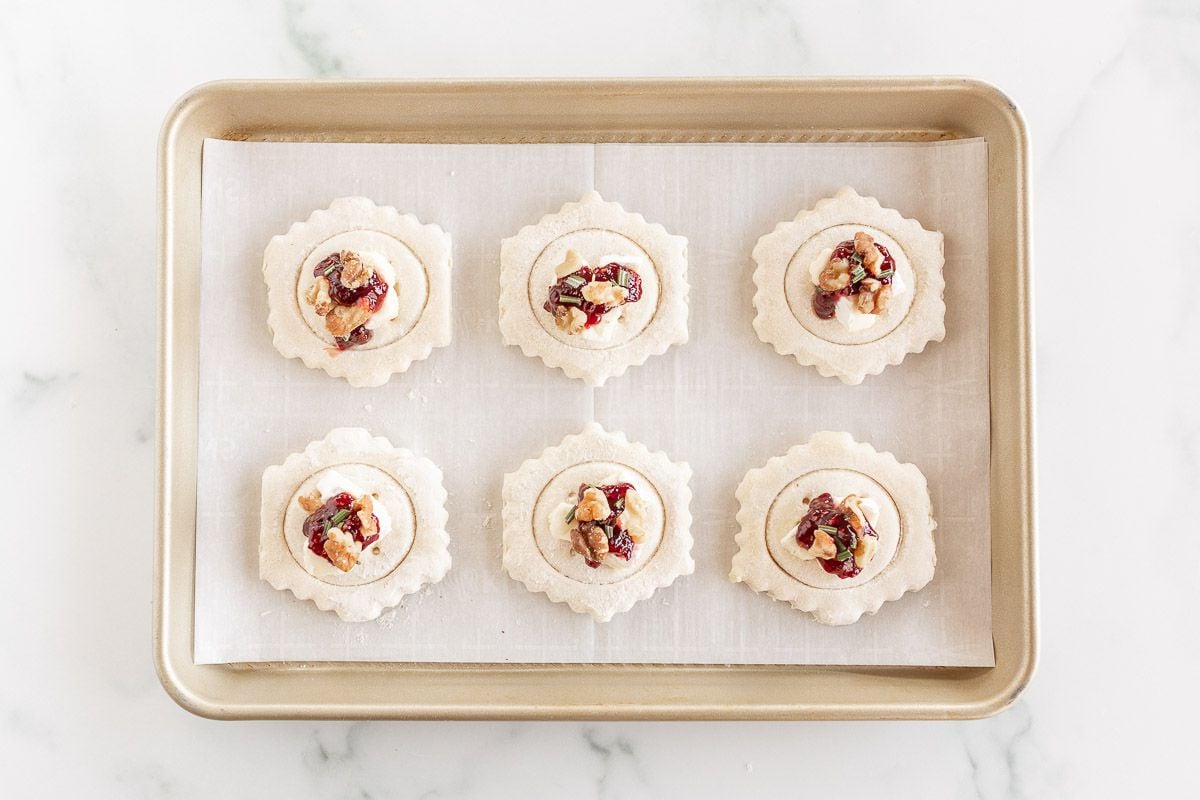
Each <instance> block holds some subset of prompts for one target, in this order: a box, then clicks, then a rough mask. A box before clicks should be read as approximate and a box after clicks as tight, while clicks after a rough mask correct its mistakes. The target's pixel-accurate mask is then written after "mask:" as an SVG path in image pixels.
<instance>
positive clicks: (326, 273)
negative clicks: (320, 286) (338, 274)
mask: <svg viewBox="0 0 1200 800" xmlns="http://www.w3.org/2000/svg"><path fill="white" fill-rule="evenodd" d="M337 268H338V265H337V264H330V265H329V266H328V267H326V268H325V271H324V272H323V273H322V274H323V275H324V276H325V277H326V278H328V277H329V276H330V275H332V274H333V271H334V270H336V269H337Z"/></svg>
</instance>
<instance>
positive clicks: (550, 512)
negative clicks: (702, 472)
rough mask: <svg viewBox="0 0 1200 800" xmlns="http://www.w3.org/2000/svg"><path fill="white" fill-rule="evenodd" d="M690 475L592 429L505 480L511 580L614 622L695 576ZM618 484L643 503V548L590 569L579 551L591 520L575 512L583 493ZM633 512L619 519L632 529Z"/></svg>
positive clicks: (596, 563)
mask: <svg viewBox="0 0 1200 800" xmlns="http://www.w3.org/2000/svg"><path fill="white" fill-rule="evenodd" d="M691 475H692V471H691V468H690V467H689V466H688V465H687V464H686V463H680V462H673V461H671V460H670V459H669V458H667V456H666V455H665V454H663V453H657V452H651V451H650V450H648V449H647V448H646V447H645V446H643V445H641V444H637V443H631V442H630V441H629V440H628V439H626V438H625V435H624V434H622V433H609V432H607V431H605V430H604V429H603V428H602V427H600V426H599V425H597V424H596V423H591V424H589V425H588V426H587V427H586V428H584V430H583V432H582V433H579V434H575V435H572V436H567V437H566V438H565V439H563V441H562V443H561V444H558V445H556V446H554V447H550V448H547V449H546V450H545V451H543V452H542V454H541V456H539V457H538V458H536V459H531V460H529V461H526V462H525V463H524V464H522V465H521V467H520V469H518V470H517V471H516V472H513V473H510V474H508V475H505V476H504V512H503V516H504V560H503V563H504V569H505V571H506V572H508V574H509V575H510V576H511V577H512V578H514V579H515V580H518V581H520V582H521V583H523V584H525V587H526V588H527V589H529V591H531V592H543V593H545V594H546V596H547V597H549V598H550V600H552V601H553V602H556V603H566V604H567V605H568V606H570V608H571V609H572V610H573V611H576V612H579V613H587V614H591V615H592V616H593V617H594V618H595V619H596V620H597V621H599V622H607V621H608V620H610V619H612V617H613V615H615V614H618V613H621V612H623V611H628V610H629V609H630V608H632V607H633V605H634V604H635V603H637V602H638V601H639V600H645V599H646V598H648V597H650V596H651V595H652V594H654V592H655V591H656V590H658V589H659V588H661V587H664V586H669V585H670V584H671V583H673V582H674V581H675V579H676V578H678V577H679V576H681V575H689V574H691V573H692V572H693V571H694V570H695V562H694V561H693V560H692V555H691V551H692V534H691V525H692V515H691V511H690V510H689V504H690V502H691V497H692V493H691V489H690V488H689V487H688V481H689V480H690V479H691ZM614 484H615V485H627V486H628V487H629V492H630V495H629V496H630V497H632V496H634V493H636V497H637V498H638V501H637V509H636V513H637V527H638V533H637V534H636V535H637V536H638V538H639V539H640V541H639V542H638V543H637V544H636V545H635V546H634V547H633V548H632V553H631V554H629V555H628V557H627V558H625V557H621V556H620V555H618V554H617V553H615V552H608V553H607V555H606V556H603V557H600V558H597V559H596V560H595V561H589V558H588V557H585V556H584V555H582V554H581V552H580V551H579V549H578V548H577V547H575V546H573V543H572V538H571V536H572V533H574V535H576V536H578V529H579V528H580V527H582V526H581V525H580V523H579V522H578V520H582V519H584V514H583V512H582V511H580V512H579V516H578V520H577V519H576V514H575V504H576V502H577V501H578V498H579V497H580V495H582V494H584V490H583V488H582V487H584V486H587V487H596V486H605V485H607V486H610V487H611V486H612V485H614ZM614 506H615V504H614ZM580 508H582V506H580ZM609 510H610V509H609V508H608V507H607V506H605V508H604V511H603V515H605V516H607V515H608V513H609ZM613 510H614V511H615V510H616V509H615V508H614V509H613ZM633 510H634V509H633V508H632V501H631V502H630V505H629V506H628V507H627V509H626V511H625V512H624V513H619V514H617V515H615V516H618V517H620V518H622V519H627V518H628V516H629V515H630V514H632V513H633ZM592 518H593V517H588V519H592ZM594 518H595V519H597V520H599V519H600V516H599V515H595V516H594ZM610 519H611V517H610ZM572 528H575V530H574V531H572V530H571V529H572ZM610 533H611V531H610ZM613 541H615V540H613ZM605 547H606V548H607V545H605Z"/></svg>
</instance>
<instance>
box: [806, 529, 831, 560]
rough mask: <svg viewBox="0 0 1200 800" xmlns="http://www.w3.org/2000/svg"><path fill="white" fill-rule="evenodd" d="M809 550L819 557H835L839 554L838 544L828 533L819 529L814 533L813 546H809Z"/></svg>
mask: <svg viewBox="0 0 1200 800" xmlns="http://www.w3.org/2000/svg"><path fill="white" fill-rule="evenodd" d="M808 552H810V553H812V554H813V555H814V556H815V557H817V558H833V557H834V556H836V555H837V545H836V544H835V543H834V541H833V537H832V536H830V535H829V534H828V533H826V532H825V531H817V532H816V533H814V534H813V543H812V547H810V548H808Z"/></svg>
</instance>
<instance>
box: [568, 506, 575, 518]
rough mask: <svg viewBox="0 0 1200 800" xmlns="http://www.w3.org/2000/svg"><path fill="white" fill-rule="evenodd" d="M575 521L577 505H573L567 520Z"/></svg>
mask: <svg viewBox="0 0 1200 800" xmlns="http://www.w3.org/2000/svg"><path fill="white" fill-rule="evenodd" d="M574 521H575V506H571V510H570V511H568V512H567V522H574Z"/></svg>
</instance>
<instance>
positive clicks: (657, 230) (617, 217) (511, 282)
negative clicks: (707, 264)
mask: <svg viewBox="0 0 1200 800" xmlns="http://www.w3.org/2000/svg"><path fill="white" fill-rule="evenodd" d="M568 250H574V251H575V252H576V253H578V254H579V255H580V256H582V257H583V259H584V261H585V262H586V263H587V264H588V265H590V266H593V267H599V266H604V265H603V264H601V263H596V262H597V261H599V260H601V259H603V258H605V257H606V256H610V255H614V254H615V255H627V256H631V257H632V258H634V259H635V260H637V261H639V262H649V264H650V267H651V269H650V271H649V272H647V273H646V274H644V275H642V287H643V294H642V299H641V300H639V301H638V302H637V303H630V304H627V305H624V306H622V307H621V308H622V315H621V318H620V319H619V320H618V324H619V326H620V331H619V333H617V334H616V335H615V336H614V338H613V339H612V340H610V341H599V342H589V341H586V340H584V339H581V338H579V337H578V336H575V337H571V336H568V335H567V334H565V333H562V332H561V331H559V330H557V328H556V326H555V324H554V317H553V315H551V314H550V313H549V312H547V311H546V310H545V309H543V308H542V304H543V303H544V302H545V301H546V296H547V292H548V289H549V287H550V286H551V285H552V284H554V282H555V280H556V277H555V276H554V268H555V267H556V266H558V264H559V263H561V262H562V261H563V258H564V257H565V255H566V253H567V251H568ZM639 272H640V270H639ZM687 295H688V282H687V239H686V238H684V237H683V236H673V235H671V234H669V233H667V231H666V229H665V228H663V226H662V225H655V224H651V223H648V222H646V220H645V218H643V217H642V215H641V214H633V213H630V212H628V211H625V209H623V208H622V207H621V206H620V205H619V204H618V203H608V202H605V201H604V199H603V198H602V197H600V195H599V194H598V193H596V192H588V193H587V194H586V195H584V196H583V199H582V200H580V201H579V202H578V203H567V204H566V205H564V206H563V207H562V209H561V210H559V211H558V212H556V213H553V214H547V215H546V216H544V217H542V220H541V222H539V223H538V224H536V225H527V226H526V227H524V228H522V229H521V231H520V232H519V233H518V234H517V235H516V236H512V237H510V238H508V239H505V240H504V241H503V242H502V243H501V245H500V330H501V332H502V333H503V335H504V342H505V344H510V345H515V346H517V347H520V348H521V350H522V352H524V353H525V355H527V356H530V357H535V358H540V359H542V361H543V362H545V364H546V366H548V367H558V368H560V369H561V370H562V371H563V372H565V373H566V374H567V375H568V376H569V377H572V378H581V379H582V380H584V381H585V382H586V383H588V384H589V385H591V386H601V385H603V384H604V382H605V381H606V380H608V379H609V378H611V377H613V376H614V375H621V374H623V373H624V372H625V371H626V370H627V369H628V368H629V367H631V366H635V365H637V364H642V363H644V362H645V361H646V359H647V358H649V357H650V356H652V355H661V354H663V353H665V352H666V351H667V350H668V349H669V348H670V347H671V346H672V345H675V344H683V343H685V342H686V341H687V338H688V331H687Z"/></svg>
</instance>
